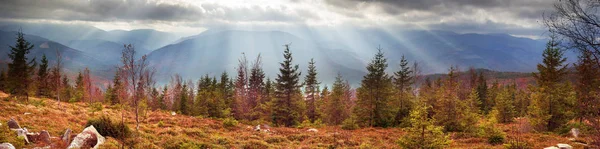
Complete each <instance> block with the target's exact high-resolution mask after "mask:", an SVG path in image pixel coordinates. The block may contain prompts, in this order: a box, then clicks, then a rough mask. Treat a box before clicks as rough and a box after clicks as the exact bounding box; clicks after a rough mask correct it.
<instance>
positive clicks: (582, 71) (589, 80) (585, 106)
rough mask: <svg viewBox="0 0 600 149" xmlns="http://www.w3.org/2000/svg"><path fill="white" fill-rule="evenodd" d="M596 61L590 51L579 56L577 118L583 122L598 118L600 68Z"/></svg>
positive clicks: (577, 66) (576, 66)
mask: <svg viewBox="0 0 600 149" xmlns="http://www.w3.org/2000/svg"><path fill="white" fill-rule="evenodd" d="M595 62H596V60H595V59H594V58H593V55H592V53H591V52H589V51H587V52H586V51H583V52H582V53H581V55H580V56H579V60H578V62H577V64H575V68H576V69H577V81H576V85H575V86H576V89H577V97H578V102H577V109H578V111H577V118H579V121H580V122H582V121H583V119H584V118H587V119H589V118H594V117H596V116H598V114H600V113H598V110H599V108H597V107H596V106H598V103H600V97H598V96H597V95H598V93H600V87H599V86H600V78H599V77H598V76H600V67H598V65H596V63H595Z"/></svg>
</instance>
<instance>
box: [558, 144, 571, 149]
mask: <svg viewBox="0 0 600 149" xmlns="http://www.w3.org/2000/svg"><path fill="white" fill-rule="evenodd" d="M556 146H558V148H559V149H573V147H572V146H571V145H569V144H560V143H559V144H556Z"/></svg>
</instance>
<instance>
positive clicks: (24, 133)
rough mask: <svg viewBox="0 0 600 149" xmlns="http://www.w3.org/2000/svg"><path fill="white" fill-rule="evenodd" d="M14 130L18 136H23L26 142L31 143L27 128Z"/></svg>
mask: <svg viewBox="0 0 600 149" xmlns="http://www.w3.org/2000/svg"><path fill="white" fill-rule="evenodd" d="M13 130H14V131H16V132H17V137H23V139H25V143H27V144H29V139H27V133H28V132H27V128H22V129H13Z"/></svg>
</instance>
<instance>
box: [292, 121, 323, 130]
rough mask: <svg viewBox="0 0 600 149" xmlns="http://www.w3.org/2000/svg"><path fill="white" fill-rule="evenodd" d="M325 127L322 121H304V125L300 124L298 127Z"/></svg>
mask: <svg viewBox="0 0 600 149" xmlns="http://www.w3.org/2000/svg"><path fill="white" fill-rule="evenodd" d="M323 126H325V124H323V122H322V121H321V119H317V120H315V122H312V123H311V122H310V121H309V120H304V121H302V123H300V125H298V126H297V128H321V127H323Z"/></svg>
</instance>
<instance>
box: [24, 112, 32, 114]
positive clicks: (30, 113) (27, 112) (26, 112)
mask: <svg viewBox="0 0 600 149" xmlns="http://www.w3.org/2000/svg"><path fill="white" fill-rule="evenodd" d="M29 114H31V113H29V112H25V113H23V115H29Z"/></svg>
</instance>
